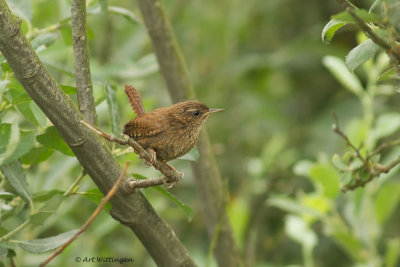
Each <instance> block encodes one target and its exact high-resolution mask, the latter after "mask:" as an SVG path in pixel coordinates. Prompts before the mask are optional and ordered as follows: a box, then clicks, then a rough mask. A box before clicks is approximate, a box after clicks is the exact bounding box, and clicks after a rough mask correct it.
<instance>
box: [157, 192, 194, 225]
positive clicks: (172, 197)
mask: <svg viewBox="0 0 400 267" xmlns="http://www.w3.org/2000/svg"><path fill="white" fill-rule="evenodd" d="M151 189H154V190H157V191H158V192H160V193H161V194H163V195H164V196H166V197H167V198H168V199H169V200H171V201H172V202H174V203H175V204H176V205H178V207H180V208H181V209H182V210H183V211H184V212H185V215H186V217H187V219H188V221H189V222H190V221H191V220H192V219H193V216H194V213H193V209H192V208H191V207H190V206H188V205H186V204H185V203H183V202H182V200H180V199H179V198H177V197H176V196H175V195H173V194H171V193H170V192H169V191H168V190H167V189H165V188H164V187H161V186H153V187H151Z"/></svg>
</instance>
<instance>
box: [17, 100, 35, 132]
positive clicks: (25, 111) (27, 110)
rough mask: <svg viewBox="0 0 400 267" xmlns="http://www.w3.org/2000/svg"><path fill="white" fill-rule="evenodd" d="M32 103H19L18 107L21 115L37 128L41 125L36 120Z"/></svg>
mask: <svg viewBox="0 0 400 267" xmlns="http://www.w3.org/2000/svg"><path fill="white" fill-rule="evenodd" d="M31 102H32V101H24V102H21V103H18V104H17V105H16V107H17V109H18V111H19V112H21V114H22V115H23V116H24V117H25V118H26V119H27V120H28V121H30V122H32V123H33V124H35V125H36V126H38V125H39V123H38V121H37V120H36V117H35V115H34V114H33V112H32V109H31V105H30V103H31Z"/></svg>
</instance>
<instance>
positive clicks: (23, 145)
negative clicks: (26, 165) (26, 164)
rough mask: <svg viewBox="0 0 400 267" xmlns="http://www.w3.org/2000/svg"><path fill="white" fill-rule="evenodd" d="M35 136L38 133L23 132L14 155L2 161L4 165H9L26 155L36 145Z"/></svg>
mask: <svg viewBox="0 0 400 267" xmlns="http://www.w3.org/2000/svg"><path fill="white" fill-rule="evenodd" d="M35 136H36V133H35V132H34V131H29V132H21V133H20V139H19V142H18V144H17V147H16V148H15V150H14V151H13V153H11V154H10V155H7V156H6V157H4V158H3V159H2V163H3V164H7V163H9V162H12V161H14V160H16V159H18V158H20V157H22V156H23V155H25V154H26V153H27V152H28V151H29V150H30V149H31V148H32V147H33V145H34V144H35V143H34V141H35Z"/></svg>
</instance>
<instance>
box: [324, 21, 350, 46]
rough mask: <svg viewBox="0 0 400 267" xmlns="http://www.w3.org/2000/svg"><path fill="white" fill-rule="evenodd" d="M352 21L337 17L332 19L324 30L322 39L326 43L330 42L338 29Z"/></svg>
mask: <svg viewBox="0 0 400 267" xmlns="http://www.w3.org/2000/svg"><path fill="white" fill-rule="evenodd" d="M350 22H351V21H344V20H337V19H332V20H330V21H329V22H328V23H327V24H326V25H325V27H324V29H323V30H322V41H323V42H324V43H326V44H329V43H330V42H331V40H332V38H333V36H334V35H335V33H336V31H337V30H339V29H340V28H341V27H343V26H344V25H346V24H348V23H350Z"/></svg>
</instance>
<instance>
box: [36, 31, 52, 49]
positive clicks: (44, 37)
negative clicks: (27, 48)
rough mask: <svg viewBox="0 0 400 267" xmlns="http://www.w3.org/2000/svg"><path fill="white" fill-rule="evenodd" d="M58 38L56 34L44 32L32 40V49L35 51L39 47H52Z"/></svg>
mask: <svg viewBox="0 0 400 267" xmlns="http://www.w3.org/2000/svg"><path fill="white" fill-rule="evenodd" d="M57 38H58V34H56V33H52V32H45V33H42V34H40V35H38V36H37V37H36V38H35V39H33V40H32V47H33V48H34V49H35V50H37V49H38V48H39V47H41V46H44V47H49V46H50V45H52V44H53V43H54V42H55V41H56V40H57Z"/></svg>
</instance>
